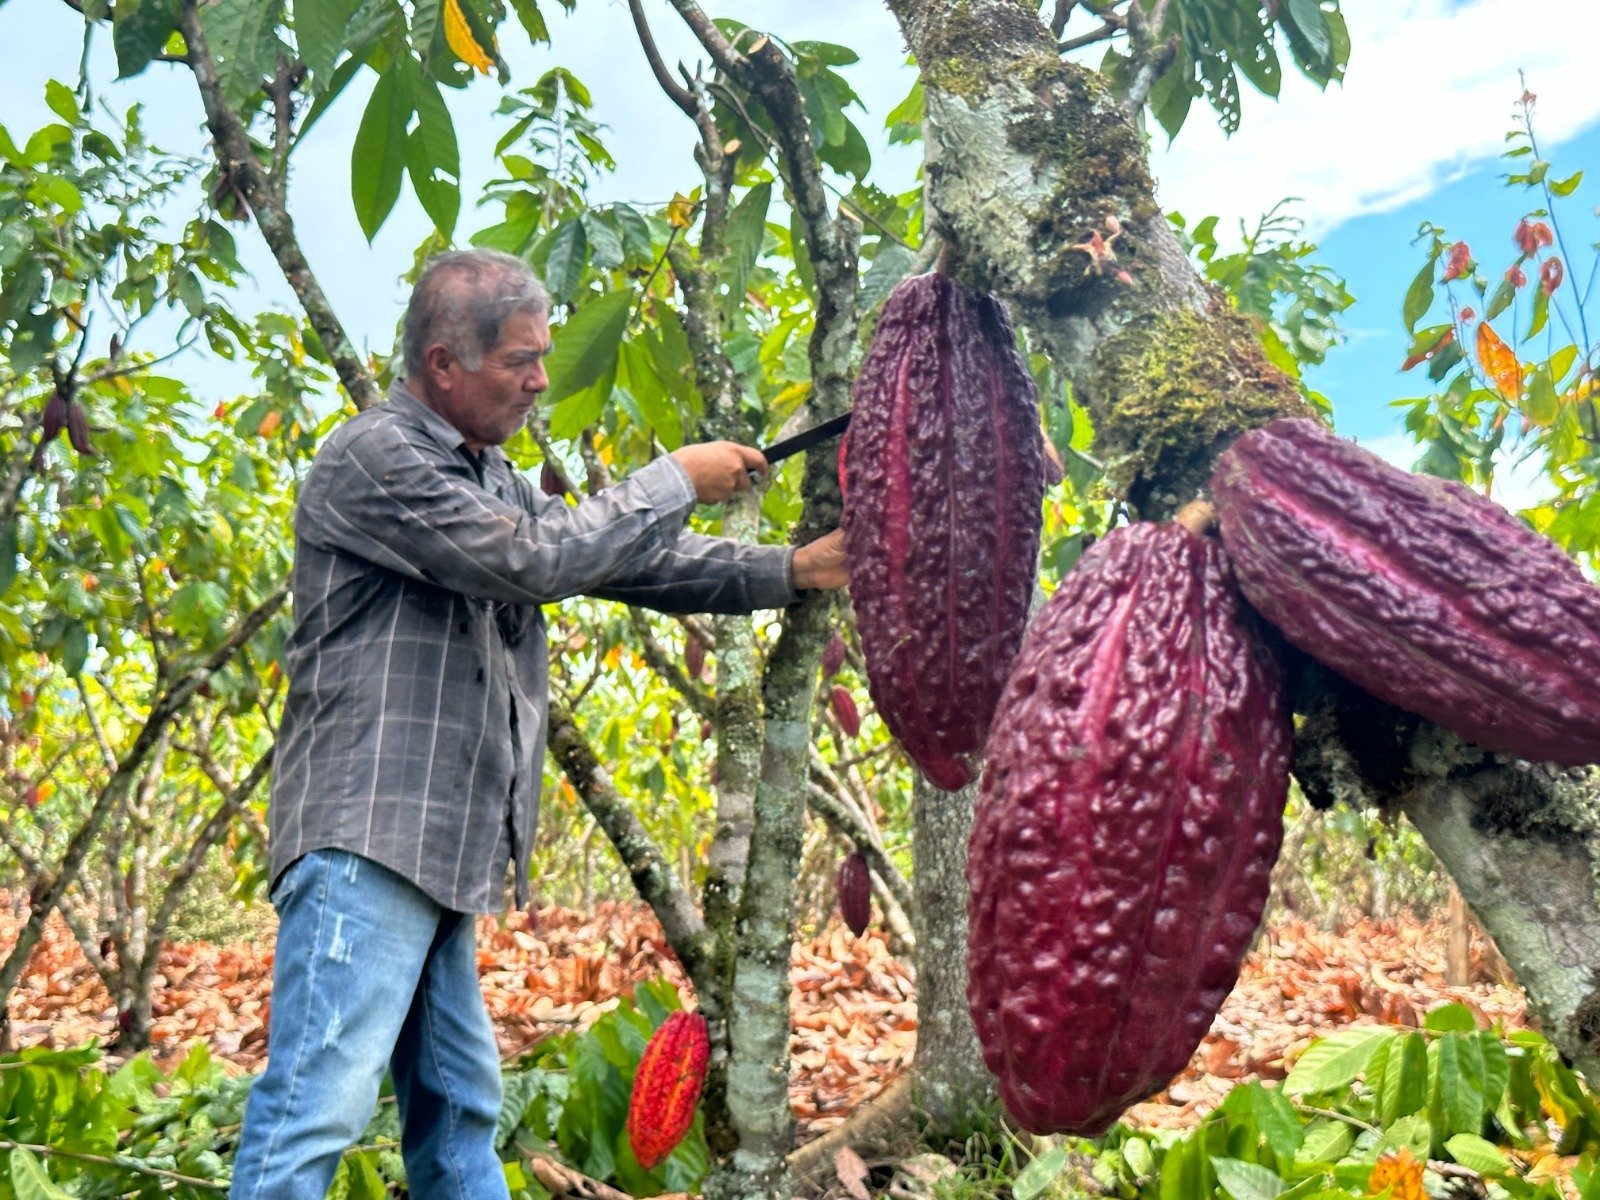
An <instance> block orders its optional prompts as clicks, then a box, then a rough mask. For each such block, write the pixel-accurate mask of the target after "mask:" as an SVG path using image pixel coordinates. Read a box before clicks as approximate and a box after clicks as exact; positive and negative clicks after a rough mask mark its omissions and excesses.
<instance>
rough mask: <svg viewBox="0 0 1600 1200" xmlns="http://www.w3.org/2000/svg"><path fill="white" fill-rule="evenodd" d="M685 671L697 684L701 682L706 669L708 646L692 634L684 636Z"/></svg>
mask: <svg viewBox="0 0 1600 1200" xmlns="http://www.w3.org/2000/svg"><path fill="white" fill-rule="evenodd" d="M683 669H684V670H685V671H687V672H688V673H689V678H690V679H691V680H693V681H694V682H695V683H699V682H700V676H701V675H702V674H703V673H704V672H705V669H706V644H705V643H704V642H702V641H701V640H700V639H699V638H697V637H695V635H694V634H692V633H690V634H686V635H684V639H683Z"/></svg>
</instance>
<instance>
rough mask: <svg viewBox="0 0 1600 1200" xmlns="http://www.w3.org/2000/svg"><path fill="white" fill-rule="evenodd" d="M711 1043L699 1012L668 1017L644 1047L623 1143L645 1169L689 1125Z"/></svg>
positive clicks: (659, 1159) (670, 1148)
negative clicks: (625, 1139) (626, 1140)
mask: <svg viewBox="0 0 1600 1200" xmlns="http://www.w3.org/2000/svg"><path fill="white" fill-rule="evenodd" d="M710 1057H711V1039H710V1035H709V1033H708V1032H707V1030H706V1019H705V1018H704V1017H702V1016H701V1015H700V1014H699V1013H695V1012H684V1011H682V1010H680V1011H678V1012H675V1013H672V1014H671V1015H670V1016H668V1017H667V1019H666V1020H665V1021H663V1022H661V1025H660V1027H659V1028H658V1029H657V1030H656V1031H655V1033H654V1034H653V1035H652V1036H651V1038H650V1041H649V1042H648V1043H647V1044H646V1045H645V1048H644V1054H643V1055H642V1056H641V1057H640V1059H639V1069H638V1070H637V1071H636V1072H635V1073H634V1076H633V1095H632V1097H631V1098H630V1099H629V1101H628V1126H627V1128H628V1145H629V1146H631V1147H632V1148H633V1156H634V1158H636V1159H638V1160H639V1165H640V1166H641V1167H643V1168H645V1170H647V1171H648V1170H650V1169H651V1168H653V1167H656V1166H658V1165H659V1164H660V1163H661V1162H663V1161H664V1160H665V1159H666V1157H667V1155H669V1154H671V1153H672V1151H673V1149H674V1148H675V1147H676V1146H677V1144H678V1143H679V1142H681V1141H683V1138H684V1135H685V1134H687V1133H688V1132H689V1127H690V1126H691V1125H693V1124H694V1112H695V1108H696V1106H698V1105H699V1103H700V1089H701V1087H702V1086H703V1085H704V1084H705V1081H706V1062H707V1060H708V1059H709V1058H710Z"/></svg>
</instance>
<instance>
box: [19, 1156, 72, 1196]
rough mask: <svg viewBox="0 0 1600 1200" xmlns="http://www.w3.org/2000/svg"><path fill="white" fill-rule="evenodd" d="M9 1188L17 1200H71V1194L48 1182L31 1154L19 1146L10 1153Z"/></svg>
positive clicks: (47, 1176)
mask: <svg viewBox="0 0 1600 1200" xmlns="http://www.w3.org/2000/svg"><path fill="white" fill-rule="evenodd" d="M11 1186H12V1187H13V1188H15V1189H16V1192H17V1200H73V1196H72V1193H71V1192H69V1191H67V1190H66V1189H65V1188H61V1187H57V1186H56V1185H55V1184H53V1183H51V1182H50V1176H49V1175H47V1174H46V1173H45V1169H44V1166H43V1164H41V1163H40V1162H39V1160H38V1159H37V1158H35V1157H34V1156H33V1152H32V1151H31V1150H24V1149H22V1148H21V1147H20V1146H19V1147H18V1148H17V1149H15V1150H13V1151H12V1152H11Z"/></svg>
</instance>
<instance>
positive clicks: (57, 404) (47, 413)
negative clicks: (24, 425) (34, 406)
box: [39, 392, 69, 443]
mask: <svg viewBox="0 0 1600 1200" xmlns="http://www.w3.org/2000/svg"><path fill="white" fill-rule="evenodd" d="M68 403H69V402H68V400H67V398H66V397H65V396H63V395H62V394H61V393H60V392H51V393H50V399H48V400H46V401H45V402H44V422H43V425H42V427H41V428H40V430H39V440H40V442H41V443H43V442H53V441H55V440H56V438H57V437H59V436H60V435H61V430H62V429H63V428H64V427H65V426H66V423H67V405H68Z"/></svg>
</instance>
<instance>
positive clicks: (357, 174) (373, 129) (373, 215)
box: [350, 71, 411, 242]
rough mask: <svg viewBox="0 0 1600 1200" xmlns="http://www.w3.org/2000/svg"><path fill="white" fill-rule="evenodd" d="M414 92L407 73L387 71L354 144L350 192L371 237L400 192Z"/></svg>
mask: <svg viewBox="0 0 1600 1200" xmlns="http://www.w3.org/2000/svg"><path fill="white" fill-rule="evenodd" d="M410 117H411V95H410V93H409V90H408V89H407V87H406V82H405V77H404V76H403V75H402V74H401V73H400V72H398V71H385V72H384V73H383V74H381V75H379V76H378V84H377V86H376V87H374V88H373V89H372V97H371V98H370V99H369V100H368V101H367V110H366V112H364V113H363V114H362V116H361V126H360V128H359V129H357V130H356V140H355V142H354V144H353V145H352V146H351V149H350V194H351V199H353V200H354V201H355V206H356V219H357V220H359V221H360V222H361V231H362V232H363V233H365V234H366V235H367V241H369V242H370V241H371V240H372V239H373V238H374V237H376V236H377V233H378V230H379V229H380V228H382V226H383V222H384V220H385V219H386V218H387V217H388V215H389V213H390V211H391V210H392V209H393V208H394V202H395V201H396V200H397V199H399V197H400V181H401V179H402V178H403V176H404V174H405V165H406V145H405V142H406V123H407V121H408V120H409V119H410Z"/></svg>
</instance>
